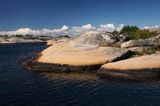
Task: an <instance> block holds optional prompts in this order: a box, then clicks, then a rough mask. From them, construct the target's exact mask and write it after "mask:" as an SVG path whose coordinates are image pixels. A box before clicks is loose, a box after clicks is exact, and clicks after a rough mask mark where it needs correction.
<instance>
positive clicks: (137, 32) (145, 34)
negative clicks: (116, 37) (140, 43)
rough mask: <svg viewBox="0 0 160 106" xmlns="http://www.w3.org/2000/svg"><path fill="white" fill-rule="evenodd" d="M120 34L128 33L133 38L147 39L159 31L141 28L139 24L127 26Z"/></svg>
mask: <svg viewBox="0 0 160 106" xmlns="http://www.w3.org/2000/svg"><path fill="white" fill-rule="evenodd" d="M120 34H124V35H128V36H129V37H131V38H132V39H145V38H149V37H152V36H156V35H157V32H155V31H152V32H151V31H149V30H141V29H139V28H138V27H137V26H125V27H123V29H122V30H121V31H120Z"/></svg>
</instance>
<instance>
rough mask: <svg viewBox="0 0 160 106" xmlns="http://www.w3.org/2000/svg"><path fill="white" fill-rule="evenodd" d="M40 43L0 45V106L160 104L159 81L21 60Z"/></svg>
mask: <svg viewBox="0 0 160 106" xmlns="http://www.w3.org/2000/svg"><path fill="white" fill-rule="evenodd" d="M45 47H46V46H45V44H43V43H33V44H14V45H12V44H3V45H0V106H5V105H9V106H17V105H18V106H19V105H22V106H28V105H33V106H35V105H38V106H40V105H44V106H46V105H48V106H49V105H52V106H53V105H54V106H55V105H60V106H65V105H68V106H70V105H77V106H79V105H87V106H88V105H92V106H93V105H96V106H97V105H105V106H106V105H116V106H117V105H118V106H120V105H140V106H142V105H154V106H155V105H157V106H158V105H160V81H151V82H143V83H139V82H126V81H125V82H123V81H112V80H104V79H99V78H98V77H97V76H96V75H95V74H90V75H85V74H78V73H71V74H54V73H36V72H32V71H30V70H28V69H25V68H24V67H23V65H22V62H23V61H25V60H26V59H27V58H28V57H32V56H33V55H35V54H36V53H37V52H39V51H41V50H43V49H44V48H45Z"/></svg>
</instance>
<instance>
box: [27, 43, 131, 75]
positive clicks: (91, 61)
mask: <svg viewBox="0 0 160 106" xmlns="http://www.w3.org/2000/svg"><path fill="white" fill-rule="evenodd" d="M131 55H132V53H131V52H130V51H129V50H126V49H121V48H115V47H92V46H81V47H73V45H72V42H63V43H58V44H55V45H52V46H50V47H49V48H47V49H45V50H44V51H42V52H41V53H40V55H39V57H38V58H36V59H35V60H34V61H32V62H30V63H29V64H27V65H28V66H29V67H30V68H31V69H32V70H35V71H51V72H52V71H53V72H54V71H58V72H61V71H75V70H76V71H77V70H78V71H79V70H80V71H85V70H87V71H88V70H89V71H90V70H94V71H97V69H98V68H99V67H100V66H101V65H102V64H105V63H108V62H112V61H117V60H121V59H125V58H128V57H129V56H131Z"/></svg>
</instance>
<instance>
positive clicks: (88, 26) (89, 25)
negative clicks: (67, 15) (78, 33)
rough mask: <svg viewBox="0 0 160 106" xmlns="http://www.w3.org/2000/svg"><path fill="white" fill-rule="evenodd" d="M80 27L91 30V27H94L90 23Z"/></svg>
mask: <svg viewBox="0 0 160 106" xmlns="http://www.w3.org/2000/svg"><path fill="white" fill-rule="evenodd" d="M82 29H86V30H91V29H95V27H94V26H92V25H91V24H86V25H83V26H82Z"/></svg>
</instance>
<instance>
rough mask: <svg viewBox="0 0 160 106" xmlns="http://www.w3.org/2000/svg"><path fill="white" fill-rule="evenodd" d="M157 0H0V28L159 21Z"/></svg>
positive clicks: (13, 28)
mask: <svg viewBox="0 0 160 106" xmlns="http://www.w3.org/2000/svg"><path fill="white" fill-rule="evenodd" d="M159 4H160V0H0V31H4V30H5V31H8V30H16V29H19V28H26V27H27V28H32V29H43V28H59V27H61V26H63V25H68V26H82V25H85V24H92V25H94V26H96V27H98V26H99V25H100V24H107V23H114V24H115V25H119V24H125V25H138V26H139V27H142V26H154V25H160V6H159Z"/></svg>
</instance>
